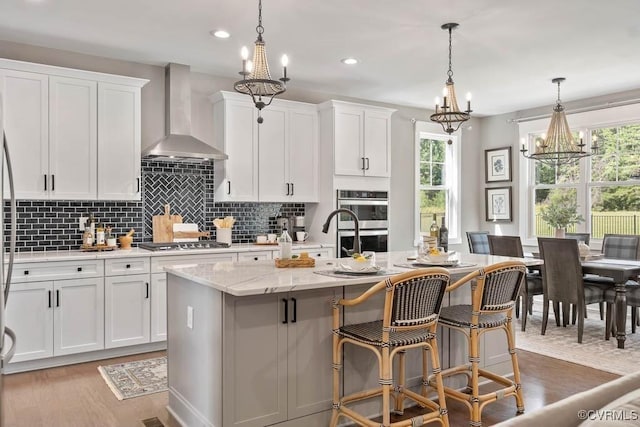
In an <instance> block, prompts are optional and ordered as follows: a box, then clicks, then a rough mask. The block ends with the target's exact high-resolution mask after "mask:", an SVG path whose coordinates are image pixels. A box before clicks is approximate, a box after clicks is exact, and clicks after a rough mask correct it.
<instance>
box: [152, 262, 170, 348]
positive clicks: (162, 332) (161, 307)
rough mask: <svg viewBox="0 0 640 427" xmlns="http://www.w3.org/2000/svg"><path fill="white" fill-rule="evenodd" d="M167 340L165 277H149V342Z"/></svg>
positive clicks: (154, 275) (153, 275)
mask: <svg viewBox="0 0 640 427" xmlns="http://www.w3.org/2000/svg"><path fill="white" fill-rule="evenodd" d="M166 339H167V275H166V273H155V274H152V275H151V341H152V342H155V341H165V340H166Z"/></svg>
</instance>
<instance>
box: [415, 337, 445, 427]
mask: <svg viewBox="0 0 640 427" xmlns="http://www.w3.org/2000/svg"><path fill="white" fill-rule="evenodd" d="M429 345H430V346H431V348H430V349H427V348H425V351H424V352H423V353H422V354H423V355H424V356H426V352H427V351H429V352H430V353H431V366H432V369H433V376H434V378H435V379H436V392H437V393H438V405H439V406H440V415H441V417H442V425H443V426H444V427H449V415H448V410H447V401H446V400H445V397H444V382H443V381H442V368H441V367H440V356H439V354H440V353H439V352H438V340H437V339H436V338H431V339H429ZM423 362H426V361H423ZM427 382H428V379H427V367H426V366H425V365H423V371H422V390H423V391H422V395H423V396H425V397H426V396H427V394H426V384H427Z"/></svg>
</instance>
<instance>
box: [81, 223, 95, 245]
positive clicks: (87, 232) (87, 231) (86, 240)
mask: <svg viewBox="0 0 640 427" xmlns="http://www.w3.org/2000/svg"><path fill="white" fill-rule="evenodd" d="M82 245H83V246H87V247H89V246H92V245H93V234H91V227H89V226H88V225H87V226H85V227H84V233H83V234H82Z"/></svg>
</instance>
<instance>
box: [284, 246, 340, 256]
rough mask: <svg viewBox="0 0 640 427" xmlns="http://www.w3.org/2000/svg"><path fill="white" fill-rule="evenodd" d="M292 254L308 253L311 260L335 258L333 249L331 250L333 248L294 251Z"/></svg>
mask: <svg viewBox="0 0 640 427" xmlns="http://www.w3.org/2000/svg"><path fill="white" fill-rule="evenodd" d="M291 252H292V253H294V254H300V253H301V252H307V253H308V254H309V256H310V257H311V258H334V256H333V249H331V248H318V249H293V250H292V251H291Z"/></svg>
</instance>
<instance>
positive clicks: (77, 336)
mask: <svg viewBox="0 0 640 427" xmlns="http://www.w3.org/2000/svg"><path fill="white" fill-rule="evenodd" d="M9 301H10V303H9V304H7V312H6V315H7V325H10V327H11V328H12V329H13V330H14V331H15V332H16V336H19V337H20V338H19V339H18V341H17V343H16V354H15V356H14V357H13V359H12V360H11V362H13V363H15V362H22V361H26V360H34V359H42V358H45V357H52V356H63V355H67V354H74V353H83V352H87V351H95V350H101V349H103V348H104V279H103V278H102V277H100V278H89V279H70V280H59V281H44V282H33V283H16V284H14V285H13V286H12V290H11V294H10V296H9Z"/></svg>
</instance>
